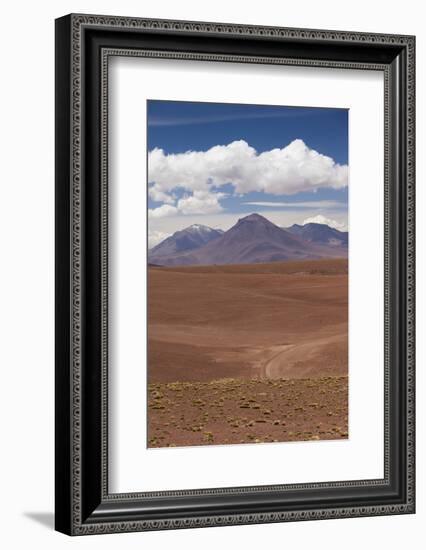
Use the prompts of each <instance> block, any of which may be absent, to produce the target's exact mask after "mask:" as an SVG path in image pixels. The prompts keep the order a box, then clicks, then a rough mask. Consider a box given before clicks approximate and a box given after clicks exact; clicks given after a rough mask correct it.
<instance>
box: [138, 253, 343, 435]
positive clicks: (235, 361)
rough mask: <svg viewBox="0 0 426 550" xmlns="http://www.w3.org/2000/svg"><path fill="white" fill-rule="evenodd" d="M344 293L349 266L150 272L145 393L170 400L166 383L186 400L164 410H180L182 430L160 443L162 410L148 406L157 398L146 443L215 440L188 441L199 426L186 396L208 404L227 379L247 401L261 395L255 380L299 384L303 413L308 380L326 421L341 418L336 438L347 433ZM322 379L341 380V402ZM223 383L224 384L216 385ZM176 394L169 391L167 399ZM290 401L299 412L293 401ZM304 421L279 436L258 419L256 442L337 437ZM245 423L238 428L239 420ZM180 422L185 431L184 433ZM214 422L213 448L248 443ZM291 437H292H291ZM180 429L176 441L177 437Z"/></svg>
mask: <svg viewBox="0 0 426 550" xmlns="http://www.w3.org/2000/svg"><path fill="white" fill-rule="evenodd" d="M347 292H348V276H347V260H316V261H305V262H282V263H273V264H254V265H241V266H235V265H234V266H199V267H175V268H156V267H150V268H149V280H148V296H149V307H148V322H149V325H148V326H149V328H148V336H149V342H148V364H149V366H148V377H149V380H148V381H149V384H150V391H151V392H152V391H157V392H159V393H160V394H165V393H166V394H168V393H170V392H169V389H167V388H168V386H170V383H172V384H173V383H176V384H177V385H178V386H179V385H180V384H182V383H184V384H183V386H182V390H181V391H182V392H183V393H181V394H180V395H187V398H185V399H183V400H180V401H179V406H178V403H177V402H176V403H175V402H174V401H173V399H172V400H171V401H170V403H168V405H167V408H166V410H167V411H169V413H170V414H172V413H171V410H172V409H173V408H175V407H177V409H176V412H177V414H178V415H179V417H183V418H181V420H180V425H181V428H182V429H181V428H178V427H177V425H176V426H175V427H174V429H173V430H170V429H169V431H170V437H166V435H164V434H163V436H162V437H163V439H158V438H157V435H158V434H157V435H155V433H156V431H158V430H163V428H164V422H167V419H166V417H165V413H164V409H161V408H155V404H156V402H155V400H154V402H151V405H150V408H149V433H150V436H149V437H150V441H151V442H150V444H149V445H150V446H165V445H175V444H176V445H185V444H186V445H191V444H202V443H203V442H204V443H206V442H207V443H211V442H212V441H205V440H203V439H202V438H201V440H200V438H199V437H198V436H197V437H196V438H195V439H196V441H195V440H194V437H195V436H194V434H196V432H195V431H194V432H193V431H192V428H193V426H194V425H195V426H196V425H198V424H197V422H198V420H196V419H195V417H193V416H191V415H192V413H193V412H194V411H193V410H192V408H191V395H192V394H193V393H194V392H205V399H206V400H207V401H208V399H209V398H208V391H210V390H211V386H209V384H212V383H213V384H219V386H218V388H219V390H220V388H222V389H223V391H225V386H223V384H224V381H223V379H228V380H229V379H232V380H234V383H235V384H236V383H238V384H240V385H242V386H241V388H242V387H243V386H244V385H245V386H246V389H245V390H244V389H242V390H241V391H242V394H243V395H244V394H245V393H247V394H250V396H249V397H250V399H253V400H256V399H257V395H256V393H253V392H255V391H258V390H259V388H260V385H262V384H269V383H272V382H273V381H274V380H275V381H276V383H277V384H287V382H285V381H286V380H291V381H295V380H296V379H300V383H301V384H302V386H301V390H300V391H299V392H298V394H297V395H298V397H297V399H298V400H299V402H300V403H301V405H299V406H302V407H305V406H306V407H308V406H309V403H308V401H307V400H309V399H310V400H311V402H313V403H315V402H317V401H318V399H313V398H312V396H311V393H312V392H311V390H309V392H307V396H304V391H303V388H305V389H307V388H308V386H307V384H311V386H309V387H310V388H315V387H317V386H318V387H317V389H318V391H321V392H322V391H323V392H325V393H324V394H321V395H325V399H326V400H327V399H328V402H326V403H324V404H323V405H324V407H325V408H326V409H327V408H328V409H329V410H328V411H327V413H331V416H330V417H329V418H333V419H334V417H336V418H337V417H338V422H336V423H335V425H334V427H336V426H338V427H339V430H340V431H339V435H338V436H337V435H336V433H337V432H336V433H335V432H333V433H334V435H335V436H336V437H346V436H347V408H345V405H344V403H345V402H346V401H347V378H346V376H347V353H348V351H347V350H348V348H347V327H348V319H347V315H348V308H347ZM327 379H329V380H332V379H333V380H335V381H336V383H338V384H339V388H340V389H339V398H338V399H336V395H335V394H334V393H333V392H332V391H329V389H330V388H331V387H332V386H333V384H331V382H327V384H325V382H324V380H327ZM220 380H222V382H217V381H220ZM315 380H317V381H316V382H315ZM255 381H257V382H256V384H254V382H255ZM187 383H190V385H189V386H188V385H187ZM228 383H230V382H228ZM220 384H222V385H220ZM312 384H313V385H312ZM305 386H306V387H305ZM320 386H321V387H320ZM343 386H344V387H345V388H346V390H345V391H344V390H343V389H342V388H343ZM272 387H273V386H272ZM278 387H279V386H277V388H278ZM209 388H210V390H209ZM288 389H289V390H291V388H288ZM219 390H217V391H219ZM312 391H314V390H312ZM178 393H179V392H178ZM178 393H176V392H175V393H171V394H170V396H176V395H178ZM260 393H265V392H264V391H261V392H260ZM287 394H288V392H287ZM327 396H328V397H327ZM293 397H294V396H293ZM293 397H292V399H293ZM305 397H306V399H305ZM269 398H270V399H272V398H273V399H274V400H277V399H281V398H282V396H281V397H280V396H279V395H278V394H277V391H275V392H273V393H272V394H271V395H270V397H269ZM170 399H171V397H170ZM179 399H181V398H179ZM312 399H313V400H312ZM342 400H343V401H342ZM293 401H294V399H293ZM305 401H306V403H305ZM285 402H286V401H285ZM303 403H305V405H303ZM157 405H158V403H157ZM293 405H294V406H296V405H295V404H294V403H293ZM280 406H281V405H280ZM280 406H278V408H277V411H278V410H280V411H281V413H282V414H287V413H288V412H289V411H287V412H285V411H284V409H282V408H281V409H280ZM289 406H290V405H289ZM229 407H230V408H229V410H228V411H227V416H228V417H235V418H236V419H238V418H239V417H240V416H241V415H240V413H241V411H240V410H239V408H238V407H237V405H236V404H235V403H234V405H232V403H231V402H230V403H229ZM204 409H205V408H204ZM231 409H233V412H232V410H231ZM191 411H192V412H191ZM204 412H207V413H208V410H207V409H205V410H204ZM314 412H315V411H314ZM237 413H238V414H237ZM281 413H280V414H281ZM256 414H259V411H258V412H257V413H256ZM290 414H291V413H290ZM166 416H168V415H166ZM296 417H297V415H296ZM314 417H315V414H314V415H313V418H314ZM247 418H248V416H247ZM262 418H263V417H262ZM297 418H298V417H297ZM304 418H305V416H303V418H302V417H301V418H299V420H297V422H296V424H297V426H298V428H297V426H296V424H295V425H294V426H293V427H294V429H293V430H287V431H284V430H282V429H280V430H278V432H279V433H278V432H277V428H276V426H278V424H271V426H269V425H268V423H265V426H264V427H263V428H264V430H266V429H267V432H265V431H264V430H263V432H262V430H260V432H259V434H260V433H261V432H262V433H263V436H262V437H260V436H259V438H255V439H259V441H264V440H268V441H269V440H273V439H274V435H273V434H275V436H276V438H278V440H279V441H288V440H292V439H294V438H295V439H298V438H300V437H302V439H303V437H305V439H310V438H311V437H308V435H309V434H307V435H306V434H305V436H300V434H303V433H305V432H306V433H307V432H311V435H312V434H313V436H314V437H315V438H320V439H329V438H331V437H334V436H332V434H331V433H330V430H331V428H332V427H333V426H331V425H330V426H329V427H330V430H328V431H327V429H319V428H315V429H314V428H313V426H314V424H312V422H314V420H313V421H312V422H311V421H310V424H309V423H308V424H306V422H308V421H307V420H306V421H305V420H303V419H304ZM315 418H316V417H315ZM318 418H319V417H318ZM318 418H317V420H318ZM275 420H279V418H275ZM281 420H282V419H281ZM247 421H248V422H250V420H247ZM194 422H195V424H194ZM221 422H222V424H221V427H220V425H219V424H220V423H221ZM242 422H243V424H242V425H244V420H243V421H242ZM319 422H322V421H321V420H320V421H319ZM218 423H219V424H218ZM169 424H171V423H170V422H169ZM185 425H186V426H187V428H189V431H187V430H186V428H184V426H185ZM315 425H316V424H315ZM215 426H216V427H215V428H214V430H215V436H214V442H215V443H223V442H225V439H226V440H227V441H226V442H241V440H242V439H244V440H245V436H244V437H243V436H241V437H240V435H241V434H240V433H239V431H238V430H237V432H236V433H234V434H232V432H229V430H228V427H227V426H228V423H227V421H226V415H225V416H224V417H223V418H222V421H220V420H219V419H217V421H216V424H215ZM274 426H275V428H274ZM233 429H234V430H236V429H237V428H236V427H234V428H233ZM182 430H183V431H182ZM166 431H167V430H166ZM205 431H207V432H209V431H211V430H208V429H207V430H205ZM275 432H277V433H275ZM284 432H285V433H284ZM289 432H292V433H293V434H295V433H298V434H299V435H298V436H293V435H289ZM178 433H181V435H180V436H178ZM153 434H154V435H153ZM182 434H183V435H182ZM341 434H346V436H344V435H343V436H342V435H341ZM206 437H207V436H206ZM208 437H210V436H208ZM153 438H154V439H153ZM238 438H239V439H238ZM271 438H272V439H271ZM236 439H238V441H236ZM185 441H186V443H185Z"/></svg>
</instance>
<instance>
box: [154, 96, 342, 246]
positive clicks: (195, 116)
mask: <svg viewBox="0 0 426 550" xmlns="http://www.w3.org/2000/svg"><path fill="white" fill-rule="evenodd" d="M147 115H148V116H147V121H148V128H147V141H148V183H149V194H148V208H149V213H150V218H149V227H150V230H152V233H153V234H154V233H158V234H159V235H160V236H161V235H162V234H164V235H168V234H170V233H171V232H173V231H175V230H177V229H181V228H183V227H186V226H188V225H191V223H204V224H205V225H209V224H212V225H214V226H216V227H221V228H223V229H227V228H228V227H229V226H230V225H233V223H235V222H236V221H237V219H238V217H241V216H243V215H246V214H249V213H251V212H259V213H261V214H263V215H266V216H267V217H269V218H270V219H271V220H272V221H274V223H278V224H279V225H282V226H286V225H290V224H291V223H295V222H297V223H303V221H305V220H306V219H311V218H313V217H316V218H317V219H318V220H320V219H321V218H318V216H322V217H323V218H324V219H327V220H332V221H333V222H335V225H336V227H338V226H339V227H340V228H342V229H346V227H347V203H348V186H347V180H348V166H347V165H348V111H347V110H346V109H330V108H312V107H286V106H264V105H263V106H262V105H241V104H218V103H202V102H198V103H197V102H180V101H179V102H178V101H157V100H149V101H148V102H147ZM189 222H190V223H189ZM158 238H160V237H158ZM153 239H154V240H155V236H154V237H153Z"/></svg>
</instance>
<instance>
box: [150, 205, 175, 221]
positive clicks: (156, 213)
mask: <svg viewBox="0 0 426 550" xmlns="http://www.w3.org/2000/svg"><path fill="white" fill-rule="evenodd" d="M177 213H178V209H177V208H176V206H171V205H170V204H162V205H161V206H159V207H158V208H150V209H149V210H148V218H164V217H165V216H175V215H176V214H177Z"/></svg>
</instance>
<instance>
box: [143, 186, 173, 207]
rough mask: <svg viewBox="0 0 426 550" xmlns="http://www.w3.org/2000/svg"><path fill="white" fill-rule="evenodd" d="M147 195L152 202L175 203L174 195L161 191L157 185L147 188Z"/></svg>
mask: <svg viewBox="0 0 426 550" xmlns="http://www.w3.org/2000/svg"><path fill="white" fill-rule="evenodd" d="M148 195H149V197H150V198H151V199H152V200H153V201H154V202H165V203H166V204H175V202H176V197H175V196H174V195H169V194H168V193H165V192H164V191H162V190H161V189H160V188H159V187H158V186H157V185H152V186H151V187H149V188H148Z"/></svg>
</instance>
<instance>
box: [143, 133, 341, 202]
mask: <svg viewBox="0 0 426 550" xmlns="http://www.w3.org/2000/svg"><path fill="white" fill-rule="evenodd" d="M148 180H149V182H150V184H151V187H150V189H152V188H155V191H154V193H159V192H161V193H165V194H166V196H170V194H171V192H172V191H173V189H175V188H177V187H182V188H183V189H185V190H186V191H189V192H195V191H207V190H211V189H212V187H213V188H219V187H221V186H222V185H225V184H228V183H230V184H232V185H233V187H234V192H235V193H236V194H241V195H244V194H246V193H249V192H252V191H259V192H264V193H269V194H272V195H293V194H296V193H300V192H302V191H315V190H316V189H319V188H326V187H327V188H332V189H341V188H344V187H346V186H347V184H348V167H347V166H346V165H340V164H338V163H336V162H335V161H334V160H333V159H332V158H331V157H328V156H326V155H323V154H321V153H319V152H317V151H315V150H314V149H310V148H309V147H308V146H307V145H306V144H305V143H304V142H303V141H302V140H301V139H295V140H294V141H292V142H291V143H290V144H288V145H287V146H286V147H283V148H282V149H279V148H276V149H271V150H270V151H265V152H263V153H258V152H257V151H256V149H254V148H253V147H251V146H250V145H249V144H248V143H247V142H246V141H244V140H240V141H233V142H232V143H229V144H228V145H216V146H214V147H212V148H210V149H208V150H207V151H187V152H186V153H179V154H169V155H168V154H166V153H165V152H164V151H163V149H158V148H156V149H154V150H152V151H150V153H149V155H148Z"/></svg>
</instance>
